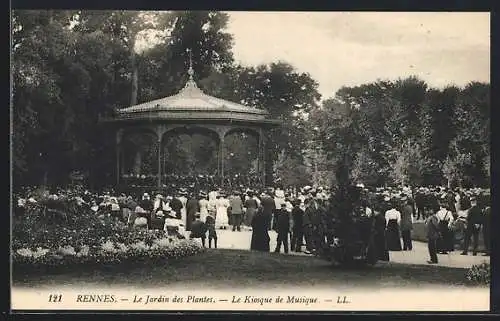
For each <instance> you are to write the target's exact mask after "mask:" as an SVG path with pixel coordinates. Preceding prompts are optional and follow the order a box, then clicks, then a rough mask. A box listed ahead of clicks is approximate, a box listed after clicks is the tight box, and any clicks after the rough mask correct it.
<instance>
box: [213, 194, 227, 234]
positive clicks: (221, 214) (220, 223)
mask: <svg viewBox="0 0 500 321" xmlns="http://www.w3.org/2000/svg"><path fill="white" fill-rule="evenodd" d="M216 206H217V215H216V217H215V226H216V227H218V228H221V229H223V230H225V229H227V227H228V225H229V218H228V216H227V208H228V207H229V200H228V199H227V198H226V197H225V196H224V195H219V196H217V201H216Z"/></svg>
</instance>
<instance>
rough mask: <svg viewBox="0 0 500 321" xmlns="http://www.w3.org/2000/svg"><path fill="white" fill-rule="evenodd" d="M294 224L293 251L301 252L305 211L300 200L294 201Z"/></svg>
mask: <svg viewBox="0 0 500 321" xmlns="http://www.w3.org/2000/svg"><path fill="white" fill-rule="evenodd" d="M292 224H293V225H292V226H293V227H292V246H291V247H292V251H295V252H301V248H302V239H303V238H304V210H302V209H301V208H300V200H295V201H294V207H293V209H292Z"/></svg>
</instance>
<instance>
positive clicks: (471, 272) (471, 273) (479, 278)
mask: <svg viewBox="0 0 500 321" xmlns="http://www.w3.org/2000/svg"><path fill="white" fill-rule="evenodd" d="M465 278H466V280H467V282H469V283H471V284H476V285H488V284H490V283H491V266H490V264H489V263H487V262H483V263H481V264H479V265H473V266H472V267H471V268H470V269H468V270H467V273H466V274H465Z"/></svg>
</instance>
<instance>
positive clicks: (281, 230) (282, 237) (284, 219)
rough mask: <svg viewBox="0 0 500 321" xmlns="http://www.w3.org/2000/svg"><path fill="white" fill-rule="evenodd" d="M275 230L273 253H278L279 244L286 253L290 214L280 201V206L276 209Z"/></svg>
mask: <svg viewBox="0 0 500 321" xmlns="http://www.w3.org/2000/svg"><path fill="white" fill-rule="evenodd" d="M276 232H277V233H278V236H277V239H276V249H275V250H274V252H275V253H279V252H280V249H281V244H283V249H284V252H285V253H286V254H288V233H290V214H289V213H288V211H287V210H286V204H285V203H281V208H280V209H279V210H277V211H276Z"/></svg>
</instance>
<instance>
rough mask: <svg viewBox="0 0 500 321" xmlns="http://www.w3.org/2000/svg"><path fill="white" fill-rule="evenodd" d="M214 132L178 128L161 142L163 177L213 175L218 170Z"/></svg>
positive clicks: (199, 128)
mask: <svg viewBox="0 0 500 321" xmlns="http://www.w3.org/2000/svg"><path fill="white" fill-rule="evenodd" d="M218 143H219V138H218V135H217V133H216V132H214V131H213V130H211V129H208V128H204V127H199V126H180V127H177V128H175V129H171V130H169V131H167V132H166V133H165V134H164V135H163V138H162V147H161V148H162V154H161V159H160V160H161V162H162V165H161V167H162V173H164V175H163V176H164V177H165V178H167V177H169V176H191V177H192V176H197V175H203V176H206V175H216V174H217V169H218V161H217V156H218Z"/></svg>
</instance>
